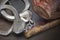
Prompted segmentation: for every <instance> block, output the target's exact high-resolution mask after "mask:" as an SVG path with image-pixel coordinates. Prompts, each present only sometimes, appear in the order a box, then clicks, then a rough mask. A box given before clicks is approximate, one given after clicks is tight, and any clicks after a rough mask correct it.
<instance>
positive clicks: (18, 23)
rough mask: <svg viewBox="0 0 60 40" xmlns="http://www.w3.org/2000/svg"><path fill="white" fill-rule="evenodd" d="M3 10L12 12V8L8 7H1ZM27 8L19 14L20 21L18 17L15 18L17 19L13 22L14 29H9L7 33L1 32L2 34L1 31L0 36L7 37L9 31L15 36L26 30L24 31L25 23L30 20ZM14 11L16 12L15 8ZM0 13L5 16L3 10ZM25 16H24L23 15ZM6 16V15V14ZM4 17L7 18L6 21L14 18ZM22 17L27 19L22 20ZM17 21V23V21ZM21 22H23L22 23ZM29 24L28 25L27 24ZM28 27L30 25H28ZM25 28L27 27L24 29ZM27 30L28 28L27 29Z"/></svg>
mask: <svg viewBox="0 0 60 40" xmlns="http://www.w3.org/2000/svg"><path fill="white" fill-rule="evenodd" d="M4 8H7V9H11V10H12V11H13V7H12V6H11V7H10V6H9V5H3V6H2V7H1V9H4ZM27 9H28V8H26V11H23V13H21V14H19V15H20V17H21V19H19V17H18V16H19V15H18V16H16V15H15V16H16V17H17V19H16V21H15V22H14V27H11V28H10V29H9V30H8V31H6V32H3V33H2V31H1V32H0V34H1V35H8V34H9V33H10V32H11V31H13V32H15V33H16V34H18V33H21V32H23V31H24V30H26V29H25V25H26V24H25V23H26V22H28V21H29V20H30V19H31V16H30V13H31V12H30V11H29V10H27ZM14 10H16V9H15V8H14ZM1 13H3V14H4V15H5V14H7V13H6V12H5V11H4V10H2V11H1ZM24 14H25V15H24ZM7 15H8V14H7ZM7 15H6V16H4V17H5V18H7V19H9V18H12V19H13V18H14V16H12V17H11V16H7ZM24 17H27V20H26V19H25V18H24ZM13 20H15V19H13ZM17 20H18V21H17ZM22 20H23V21H22ZM31 23H33V22H32V21H31ZM28 24H29V23H28ZM29 25H30V24H29ZM20 26H22V27H20ZM26 28H27V27H26ZM28 29H29V28H28Z"/></svg>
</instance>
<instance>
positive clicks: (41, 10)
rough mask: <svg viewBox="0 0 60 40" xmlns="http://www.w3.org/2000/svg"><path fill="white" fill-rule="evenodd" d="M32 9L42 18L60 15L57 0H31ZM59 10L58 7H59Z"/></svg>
mask: <svg viewBox="0 0 60 40" xmlns="http://www.w3.org/2000/svg"><path fill="white" fill-rule="evenodd" d="M32 5H33V10H34V11H35V12H36V14H38V15H39V16H41V17H42V18H44V19H56V18H59V17H60V11H57V10H58V6H59V0H32ZM59 10H60V9H59Z"/></svg>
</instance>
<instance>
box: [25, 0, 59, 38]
mask: <svg viewBox="0 0 60 40" xmlns="http://www.w3.org/2000/svg"><path fill="white" fill-rule="evenodd" d="M32 5H33V10H34V11H35V12H36V14H37V15H38V16H40V17H42V18H44V19H46V20H48V19H50V20H51V19H54V21H51V22H48V23H46V24H44V25H38V26H36V27H34V28H32V29H31V30H28V31H27V32H25V33H24V34H25V36H26V37H27V38H29V37H31V36H32V35H35V34H37V33H39V32H42V31H45V30H47V29H49V28H52V27H54V26H56V25H58V24H60V1H59V0H32ZM58 18H59V19H58Z"/></svg>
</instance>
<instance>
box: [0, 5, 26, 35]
mask: <svg viewBox="0 0 60 40" xmlns="http://www.w3.org/2000/svg"><path fill="white" fill-rule="evenodd" d="M7 6H8V7H7ZM6 8H7V9H9V10H11V11H12V12H13V14H14V16H15V19H14V22H13V25H12V26H11V28H10V29H9V30H8V31H0V34H1V35H8V34H9V33H11V32H12V31H13V32H15V33H16V34H18V33H21V32H22V31H23V29H24V26H25V23H24V22H23V21H22V20H21V19H20V16H19V14H18V12H17V10H16V9H15V8H14V7H13V6H10V5H2V6H1V8H0V10H2V9H6ZM21 26H22V27H21ZM18 28H19V29H18Z"/></svg>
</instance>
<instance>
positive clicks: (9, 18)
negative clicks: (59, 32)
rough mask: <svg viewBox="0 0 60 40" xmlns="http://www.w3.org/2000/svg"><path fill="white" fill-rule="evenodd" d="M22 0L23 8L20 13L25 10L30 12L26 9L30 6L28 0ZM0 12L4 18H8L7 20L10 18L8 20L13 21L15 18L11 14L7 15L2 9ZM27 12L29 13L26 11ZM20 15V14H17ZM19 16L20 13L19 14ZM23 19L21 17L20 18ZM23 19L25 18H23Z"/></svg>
mask: <svg viewBox="0 0 60 40" xmlns="http://www.w3.org/2000/svg"><path fill="white" fill-rule="evenodd" d="M24 2H25V8H24V10H22V13H25V11H26V10H27V11H26V12H31V11H29V10H28V9H29V7H30V3H29V1H28V0H24ZM1 14H2V15H3V16H4V17H5V18H6V19H8V20H10V21H13V20H14V19H15V17H14V16H11V15H8V14H7V13H6V12H4V11H2V12H1ZM28 14H29V13H28ZM19 15H20V14H19ZM20 16H21V15H20ZM22 20H23V19H22ZM24 21H25V20H24Z"/></svg>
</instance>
